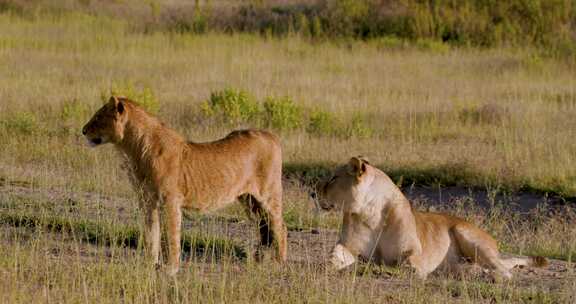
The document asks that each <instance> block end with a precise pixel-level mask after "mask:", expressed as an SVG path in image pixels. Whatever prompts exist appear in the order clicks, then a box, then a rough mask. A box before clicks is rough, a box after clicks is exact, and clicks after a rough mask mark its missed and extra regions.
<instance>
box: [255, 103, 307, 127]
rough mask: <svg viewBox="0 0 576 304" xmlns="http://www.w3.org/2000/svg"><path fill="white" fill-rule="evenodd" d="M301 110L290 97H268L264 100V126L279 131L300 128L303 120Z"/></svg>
mask: <svg viewBox="0 0 576 304" xmlns="http://www.w3.org/2000/svg"><path fill="white" fill-rule="evenodd" d="M302 112H303V111H302V108H301V107H299V106H298V105H296V104H294V102H293V101H292V99H291V98H290V97H283V98H274V97H268V98H266V101H265V102H264V122H265V124H266V126H268V127H270V128H273V129H277V130H280V131H289V130H295V129H298V128H300V127H301V126H302V124H303V122H304V119H303V117H302Z"/></svg>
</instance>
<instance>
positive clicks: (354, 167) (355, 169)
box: [348, 157, 366, 177]
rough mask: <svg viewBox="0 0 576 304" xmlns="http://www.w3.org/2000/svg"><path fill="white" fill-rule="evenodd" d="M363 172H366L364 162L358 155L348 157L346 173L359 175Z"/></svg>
mask: <svg viewBox="0 0 576 304" xmlns="http://www.w3.org/2000/svg"><path fill="white" fill-rule="evenodd" d="M364 172H366V163H365V162H364V161H363V160H362V159H360V158H358V157H352V158H350V161H348V173H349V174H350V175H353V176H356V177H360V176H362V175H363V174H364Z"/></svg>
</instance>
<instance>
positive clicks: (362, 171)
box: [317, 157, 547, 279]
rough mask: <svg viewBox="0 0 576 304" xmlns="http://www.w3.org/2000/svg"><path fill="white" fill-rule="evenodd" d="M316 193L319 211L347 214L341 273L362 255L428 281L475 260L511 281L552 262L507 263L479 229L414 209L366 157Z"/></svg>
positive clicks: (337, 252)
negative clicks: (520, 271) (522, 270)
mask: <svg viewBox="0 0 576 304" xmlns="http://www.w3.org/2000/svg"><path fill="white" fill-rule="evenodd" d="M317 192H318V195H319V196H320V200H319V201H318V203H319V205H320V207H322V208H323V209H328V210H329V209H333V208H341V209H342V210H343V212H344V223H343V225H342V230H341V233H340V239H339V241H338V243H337V245H336V247H335V248H334V250H333V252H332V260H331V261H332V264H333V265H334V266H335V267H336V268H337V269H343V268H345V267H347V266H349V265H351V264H353V263H354V262H355V261H356V258H357V257H358V256H362V257H364V258H367V259H371V260H373V261H375V262H376V263H380V264H386V265H398V264H401V263H407V264H408V265H409V266H410V267H411V268H412V269H414V271H415V272H416V274H417V275H418V276H419V277H420V278H426V276H427V275H428V274H429V273H431V272H432V271H434V270H436V269H438V268H444V269H447V270H450V271H455V270H459V266H461V265H462V262H463V261H472V262H476V263H478V264H479V265H480V266H482V267H483V268H487V269H489V270H490V271H491V273H492V275H493V277H494V278H495V279H497V278H505V279H509V278H511V277H512V274H511V273H510V269H511V268H513V267H515V266H518V265H526V266H545V265H546V264H547V261H546V259H545V258H542V257H527V258H509V259H504V258H502V257H500V254H499V252H498V247H497V243H496V241H495V240H494V239H493V238H492V237H491V236H490V235H489V234H488V233H486V232H485V231H483V230H481V229H480V228H478V227H476V226H474V225H472V224H470V223H468V222H466V221H465V220H463V219H460V218H457V217H454V216H450V215H447V214H441V213H431V212H419V211H416V210H413V209H412V207H411V205H410V203H409V202H408V200H407V199H406V197H405V196H404V195H403V194H402V192H401V191H400V189H398V187H396V185H395V184H394V183H393V182H392V180H391V179H390V178H389V177H388V176H387V175H386V174H385V173H384V172H382V171H380V170H379V169H378V168H376V167H374V166H371V165H370V164H369V163H368V162H367V161H366V160H364V159H362V158H361V157H353V158H351V159H350V161H349V162H348V164H346V165H344V166H341V167H339V168H337V169H336V170H335V172H334V174H333V175H332V177H331V178H330V179H329V180H327V181H325V182H322V183H320V184H319V186H318V189H317Z"/></svg>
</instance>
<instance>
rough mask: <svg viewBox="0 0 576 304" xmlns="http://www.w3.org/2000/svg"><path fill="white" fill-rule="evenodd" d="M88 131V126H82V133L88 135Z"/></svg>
mask: <svg viewBox="0 0 576 304" xmlns="http://www.w3.org/2000/svg"><path fill="white" fill-rule="evenodd" d="M86 133H87V131H86V127H84V128H82V135H86Z"/></svg>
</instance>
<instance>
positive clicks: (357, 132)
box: [344, 113, 374, 138]
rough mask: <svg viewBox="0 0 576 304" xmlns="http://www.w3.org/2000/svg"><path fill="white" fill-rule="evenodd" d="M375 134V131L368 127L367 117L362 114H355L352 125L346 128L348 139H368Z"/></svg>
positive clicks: (345, 133)
mask: <svg viewBox="0 0 576 304" xmlns="http://www.w3.org/2000/svg"><path fill="white" fill-rule="evenodd" d="M373 133H374V131H373V130H372V129H371V128H370V127H369V126H368V125H367V123H366V119H365V117H364V116H362V114H360V113H356V114H354V116H353V117H352V120H351V121H350V123H349V124H348V125H347V126H345V127H344V135H345V136H346V137H356V138H367V137H370V136H372V134H373Z"/></svg>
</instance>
